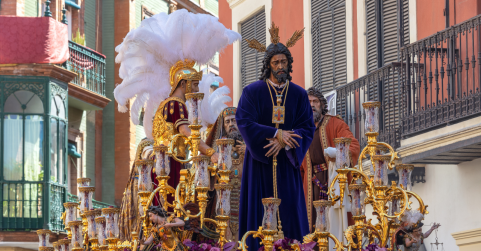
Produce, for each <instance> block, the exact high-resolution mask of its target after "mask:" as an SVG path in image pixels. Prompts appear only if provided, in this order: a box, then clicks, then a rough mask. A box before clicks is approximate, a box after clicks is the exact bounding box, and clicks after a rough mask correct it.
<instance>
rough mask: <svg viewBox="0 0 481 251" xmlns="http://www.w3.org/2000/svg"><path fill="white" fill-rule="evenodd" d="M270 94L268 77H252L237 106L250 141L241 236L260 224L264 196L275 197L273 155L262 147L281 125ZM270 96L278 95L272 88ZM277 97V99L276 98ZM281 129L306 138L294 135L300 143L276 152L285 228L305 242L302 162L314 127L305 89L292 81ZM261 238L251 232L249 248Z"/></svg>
mask: <svg viewBox="0 0 481 251" xmlns="http://www.w3.org/2000/svg"><path fill="white" fill-rule="evenodd" d="M271 91H272V89H271ZM269 95H270V94H269V89H268V87H267V83H266V82H265V81H262V80H260V81H257V82H254V83H252V84H250V85H248V86H247V87H245V88H244V90H243V92H242V96H241V98H240V101H239V105H238V108H237V113H236V120H237V125H238V127H239V131H240V132H241V134H242V137H243V138H244V140H245V143H246V146H247V149H246V154H245V158H244V169H243V175H242V184H241V195H240V196H241V198H240V209H239V240H240V239H241V238H242V236H243V235H244V234H245V233H246V232H247V231H251V230H257V229H258V228H259V226H261V225H262V218H263V215H264V208H263V205H262V199H263V198H269V197H274V190H273V175H272V174H273V173H272V172H273V170H272V169H273V167H272V156H271V157H269V158H268V157H266V156H265V155H266V153H267V151H268V148H266V149H264V146H265V145H267V144H268V143H269V142H268V140H267V138H273V137H274V135H275V133H276V130H277V129H276V128H275V124H273V123H272V110H273V105H272V100H271V98H270V97H269ZM272 95H275V93H274V92H273V91H272ZM273 98H274V102H275V101H276V97H275V96H274V97H273ZM279 128H280V129H282V130H293V131H295V133H296V134H298V135H300V136H301V137H302V139H297V138H296V140H297V142H298V143H299V145H300V147H297V148H295V149H290V150H288V151H286V150H285V149H282V150H281V151H280V152H279V155H278V156H277V163H278V164H277V191H278V197H279V198H280V199H281V200H282V201H281V205H280V207H279V210H280V217H281V221H282V230H283V231H284V235H285V236H286V237H288V238H292V239H297V240H299V241H302V237H303V236H304V235H306V234H308V233H309V226H308V221H307V211H306V203H305V199H304V190H303V183H302V176H301V172H300V165H301V164H302V160H303V159H304V156H305V154H306V152H307V150H308V149H309V146H310V145H311V141H312V138H313V135H314V131H315V126H314V121H313V117H312V109H311V106H310V104H309V99H308V97H307V93H306V90H304V89H303V88H302V87H300V86H298V85H296V84H294V83H292V82H291V83H290V84H289V88H288V90H287V98H286V101H285V121H284V124H281V125H279ZM259 242H260V240H254V239H253V238H252V237H249V239H248V241H247V245H248V246H249V250H257V249H258V248H259Z"/></svg>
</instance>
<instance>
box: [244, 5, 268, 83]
mask: <svg viewBox="0 0 481 251" xmlns="http://www.w3.org/2000/svg"><path fill="white" fill-rule="evenodd" d="M241 35H242V38H243V39H242V43H241V77H242V82H241V83H242V88H244V87H246V86H247V85H249V84H251V83H253V82H255V81H257V80H258V79H259V77H260V76H261V70H262V61H263V60H264V53H260V52H258V51H257V50H255V49H252V48H250V47H249V46H248V45H247V42H246V41H245V39H253V38H255V39H257V41H259V42H260V43H261V44H266V13H265V12H264V11H262V12H260V13H258V14H256V15H254V16H253V17H251V18H249V19H248V20H246V21H245V22H244V23H242V24H241Z"/></svg>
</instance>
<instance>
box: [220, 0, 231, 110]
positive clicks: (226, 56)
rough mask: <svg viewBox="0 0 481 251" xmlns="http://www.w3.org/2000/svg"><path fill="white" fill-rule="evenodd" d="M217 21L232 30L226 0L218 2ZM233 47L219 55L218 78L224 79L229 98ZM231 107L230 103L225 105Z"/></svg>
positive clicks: (229, 11)
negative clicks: (228, 90)
mask: <svg viewBox="0 0 481 251" xmlns="http://www.w3.org/2000/svg"><path fill="white" fill-rule="evenodd" d="M219 21H220V22H221V23H222V24H224V26H225V27H226V28H228V29H232V10H231V9H230V7H229V3H227V0H219ZM233 60H234V51H233V45H229V46H227V48H225V49H224V51H222V52H221V53H220V55H219V76H220V77H222V78H223V79H224V85H226V86H227V87H229V89H230V95H229V96H230V97H231V98H232V97H233V83H234V77H233V75H234V69H233V67H234V66H233ZM227 105H228V106H232V101H231V102H229V103H227Z"/></svg>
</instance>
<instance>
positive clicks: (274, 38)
mask: <svg viewBox="0 0 481 251" xmlns="http://www.w3.org/2000/svg"><path fill="white" fill-rule="evenodd" d="M304 29H305V28H302V30H296V31H295V32H294V34H292V36H291V38H289V39H288V40H287V43H286V47H287V48H290V47H292V46H294V45H295V44H296V42H297V41H299V40H300V39H301V38H302V36H303V35H304ZM269 33H270V34H271V43H273V44H278V43H279V41H280V37H279V27H278V26H276V25H275V24H274V22H272V25H271V28H269ZM245 40H246V42H247V44H248V45H249V47H251V48H253V49H256V50H257V51H259V52H265V51H266V50H267V48H266V45H265V44H261V43H260V42H259V41H257V40H256V39H255V38H253V39H250V40H249V39H245Z"/></svg>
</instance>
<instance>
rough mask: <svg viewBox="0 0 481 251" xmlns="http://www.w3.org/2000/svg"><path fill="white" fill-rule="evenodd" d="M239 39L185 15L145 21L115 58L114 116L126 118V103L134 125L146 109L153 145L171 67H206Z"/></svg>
mask: <svg viewBox="0 0 481 251" xmlns="http://www.w3.org/2000/svg"><path fill="white" fill-rule="evenodd" d="M240 39H241V36H240V35H239V33H237V32H234V31H231V30H229V29H227V28H225V26H224V25H223V24H221V23H220V22H219V20H218V19H217V18H216V17H213V16H211V15H205V14H194V13H190V12H188V11H187V10H184V9H182V10H177V11H175V12H173V13H172V14H170V15H167V14H165V13H160V14H157V15H154V16H152V17H151V18H147V19H144V20H143V21H142V23H141V25H140V27H139V28H137V29H134V30H131V31H130V32H129V33H128V34H127V36H126V37H125V38H124V41H123V42H122V43H121V44H120V45H119V46H117V47H116V48H115V51H116V52H118V55H117V57H116V58H115V62H116V63H120V69H119V76H120V78H122V79H123V81H122V83H121V84H120V85H118V86H117V87H116V88H115V90H114V96H115V99H116V101H117V102H118V110H119V111H120V112H127V111H128V110H129V107H128V105H127V102H128V101H129V100H130V99H133V100H132V102H133V103H132V106H131V107H130V110H131V111H130V112H131V118H132V122H133V123H134V124H138V123H139V120H138V118H139V112H140V110H141V108H142V107H144V108H145V114H144V121H143V123H144V130H145V133H146V135H147V137H148V138H150V139H152V120H153V117H154V115H155V112H156V110H157V107H158V106H159V105H160V103H161V102H162V101H163V100H165V99H166V98H168V96H169V93H170V89H171V87H170V83H169V70H170V67H171V66H172V65H174V64H175V63H176V62H178V61H179V60H184V59H190V60H195V61H196V62H197V63H198V64H206V63H208V62H209V61H210V60H211V59H212V58H213V56H214V55H215V53H216V52H218V51H222V50H223V49H224V48H225V47H226V46H227V45H229V44H232V43H233V42H235V41H236V40H240ZM219 89H220V88H219ZM221 92H222V91H220V92H219V93H221ZM224 92H225V89H224ZM219 113H220V112H219ZM209 116H210V115H209ZM206 121H211V118H210V117H209V118H208V119H207V120H206ZM214 122H215V120H214Z"/></svg>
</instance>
